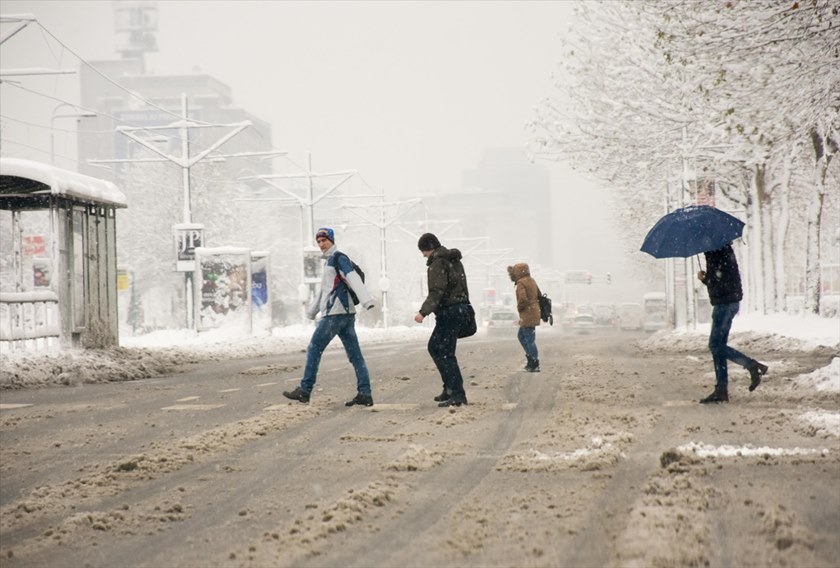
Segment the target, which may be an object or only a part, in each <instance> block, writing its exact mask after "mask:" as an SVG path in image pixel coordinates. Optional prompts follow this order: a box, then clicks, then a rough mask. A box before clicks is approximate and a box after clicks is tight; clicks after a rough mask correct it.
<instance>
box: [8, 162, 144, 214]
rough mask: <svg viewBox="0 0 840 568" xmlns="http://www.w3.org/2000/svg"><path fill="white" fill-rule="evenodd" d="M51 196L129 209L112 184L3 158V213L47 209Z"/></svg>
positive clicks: (54, 168)
mask: <svg viewBox="0 0 840 568" xmlns="http://www.w3.org/2000/svg"><path fill="white" fill-rule="evenodd" d="M49 196H59V197H65V198H67V199H70V200H72V201H76V202H81V203H90V204H96V205H109V206H111V207H126V206H127V202H126V199H125V194H123V192H122V191H120V190H119V189H117V186H116V185H114V184H113V183H111V182H109V181H106V180H103V179H98V178H94V177H90V176H86V175H84V174H80V173H77V172H72V171H70V170H65V169H62V168H57V167H55V166H51V165H49V164H44V163H42V162H34V161H32V160H22V159H19V158H0V209H12V208H14V209H17V208H22V207H26V206H27V205H30V206H31V205H38V204H40V205H41V206H46V203H47V202H48V199H47V198H48V197H49Z"/></svg>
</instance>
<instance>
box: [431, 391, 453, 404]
mask: <svg viewBox="0 0 840 568" xmlns="http://www.w3.org/2000/svg"><path fill="white" fill-rule="evenodd" d="M450 398H452V397H451V396H450V395H449V393H448V392H447V391H446V389H443V392H441V393H440V394H439V395H437V396H436V397H435V402H443V401H445V400H449V399H450Z"/></svg>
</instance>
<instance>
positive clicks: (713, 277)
mask: <svg viewBox="0 0 840 568" xmlns="http://www.w3.org/2000/svg"><path fill="white" fill-rule="evenodd" d="M705 255H706V277H705V278H704V279H703V284H705V285H706V288H707V289H708V291H709V303H711V304H712V305H713V306H717V305H719V304H734V303H735V302H740V301H741V299H742V298H743V297H744V292H743V290H742V288H741V272H740V271H739V270H738V260H737V259H736V258H735V251H733V250H732V245H726V246H724V247H723V248H720V249H718V250H713V251H709V252H707V253H705Z"/></svg>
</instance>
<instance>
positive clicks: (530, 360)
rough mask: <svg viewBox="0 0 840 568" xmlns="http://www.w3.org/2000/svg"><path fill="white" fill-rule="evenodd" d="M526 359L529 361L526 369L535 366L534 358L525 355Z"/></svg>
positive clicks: (528, 369)
mask: <svg viewBox="0 0 840 568" xmlns="http://www.w3.org/2000/svg"><path fill="white" fill-rule="evenodd" d="M525 360H526V361H527V362H526V363H525V369H524V370H525V371H530V370H531V369H532V368H533V367H534V360H533V359H531V356H530V355H525Z"/></svg>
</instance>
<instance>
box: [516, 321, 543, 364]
mask: <svg viewBox="0 0 840 568" xmlns="http://www.w3.org/2000/svg"><path fill="white" fill-rule="evenodd" d="M516 337H518V338H519V343H520V345H522V348H523V349H524V350H525V355H527V356H528V357H529V358H531V359H534V360H536V359H539V358H540V354H539V352H538V351H537V328H535V327H520V328H519V333H517V334H516Z"/></svg>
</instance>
